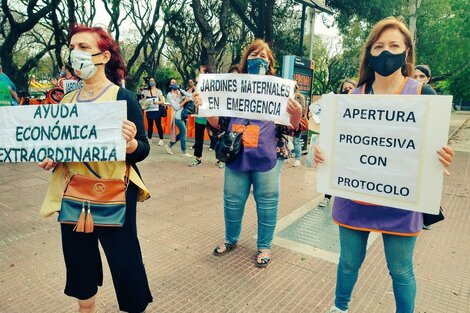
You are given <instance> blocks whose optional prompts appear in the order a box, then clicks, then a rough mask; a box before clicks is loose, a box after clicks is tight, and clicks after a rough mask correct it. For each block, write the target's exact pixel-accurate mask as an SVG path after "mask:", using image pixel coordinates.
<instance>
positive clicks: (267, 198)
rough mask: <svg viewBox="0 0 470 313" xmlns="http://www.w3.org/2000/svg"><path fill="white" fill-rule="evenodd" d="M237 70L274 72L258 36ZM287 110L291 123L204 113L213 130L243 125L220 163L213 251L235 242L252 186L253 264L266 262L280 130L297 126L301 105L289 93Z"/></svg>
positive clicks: (283, 154) (282, 154) (281, 154)
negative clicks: (231, 153)
mask: <svg viewBox="0 0 470 313" xmlns="http://www.w3.org/2000/svg"><path fill="white" fill-rule="evenodd" d="M240 73H248V74H252V75H274V74H275V70H274V57H273V53H272V51H271V49H270V48H269V46H268V45H267V44H266V43H265V42H264V41H263V40H261V39H257V40H255V41H254V42H253V43H251V44H250V45H249V46H248V48H247V49H246V50H245V52H244V54H243V58H242V60H241V63H240ZM194 98H195V100H196V104H197V105H200V104H201V98H200V96H199V95H194ZM287 113H289V114H290V116H291V117H290V122H291V125H292V126H293V127H287V126H284V125H276V124H274V122H272V121H261V120H255V119H244V118H230V119H228V121H227V118H219V117H218V116H216V117H208V118H207V120H208V122H209V123H210V124H211V125H212V127H214V128H216V129H220V128H222V129H224V128H226V129H227V130H228V131H232V130H237V129H244V133H243V135H242V136H243V137H242V140H243V149H242V151H241V152H240V154H239V155H238V156H237V157H236V159H235V160H233V161H231V162H229V163H227V165H226V166H225V177H224V217H225V241H224V242H223V243H221V244H219V245H218V246H216V247H215V249H214V251H213V253H214V255H216V256H221V255H224V254H226V253H228V252H230V251H232V250H234V249H235V248H236V247H237V243H238V240H239V238H240V232H241V227H242V219H243V213H244V210H245V204H246V200H247V199H248V195H249V194H250V188H251V186H253V196H254V198H255V202H256V211H257V214H258V239H257V248H258V254H257V257H256V262H255V264H256V266H257V267H266V266H268V264H269V263H270V261H271V253H270V249H271V242H272V240H273V236H274V229H275V227H276V223H277V212H278V207H279V193H280V184H281V170H282V164H283V163H284V159H286V158H287V157H288V155H289V151H288V149H287V147H286V143H287V142H286V139H285V136H284V135H285V134H288V135H293V134H294V131H295V130H297V129H298V128H299V121H300V115H301V113H302V107H301V106H300V104H299V103H298V102H297V101H296V100H295V99H293V98H289V102H288V105H287Z"/></svg>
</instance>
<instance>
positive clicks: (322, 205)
mask: <svg viewBox="0 0 470 313" xmlns="http://www.w3.org/2000/svg"><path fill="white" fill-rule="evenodd" d="M330 200H331V199H328V198H323V200H322V201H320V203H319V204H318V206H319V207H320V208H324V207H327V206H328V205H329V204H330Z"/></svg>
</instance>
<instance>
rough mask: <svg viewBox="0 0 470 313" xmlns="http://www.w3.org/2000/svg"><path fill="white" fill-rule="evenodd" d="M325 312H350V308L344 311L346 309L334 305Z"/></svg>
mask: <svg viewBox="0 0 470 313" xmlns="http://www.w3.org/2000/svg"><path fill="white" fill-rule="evenodd" d="M325 313H348V310H346V311H344V310H340V309H338V308H337V307H336V306H332V307H331V309H329V310H328V311H326V312H325Z"/></svg>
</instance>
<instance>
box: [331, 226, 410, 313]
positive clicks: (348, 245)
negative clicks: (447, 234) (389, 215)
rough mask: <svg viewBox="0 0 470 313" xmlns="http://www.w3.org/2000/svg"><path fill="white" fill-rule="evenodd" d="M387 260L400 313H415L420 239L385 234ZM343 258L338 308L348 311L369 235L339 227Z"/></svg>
mask: <svg viewBox="0 0 470 313" xmlns="http://www.w3.org/2000/svg"><path fill="white" fill-rule="evenodd" d="M382 237H383V241H384V248H385V259H386V260H387V267H388V270H389V274H390V276H391V277H392V282H393V293H394V296H395V303H396V307H397V310H396V312H397V313H413V311H414V305H415V297H416V280H415V276H414V272H413V251H414V247H415V243H416V236H410V237H407V236H397V235H389V234H382ZM339 238H340V245H341V254H340V258H339V264H338V273H337V277H336V299H335V305H336V307H337V308H338V309H341V310H347V309H348V304H349V301H350V300H351V294H352V291H353V288H354V284H355V283H356V281H357V277H358V274H359V269H360V268H361V265H362V262H363V261H364V258H365V256H366V247H367V239H368V238H369V232H367V231H359V230H353V229H349V228H345V227H341V226H340V227H339Z"/></svg>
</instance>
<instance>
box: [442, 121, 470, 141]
mask: <svg viewBox="0 0 470 313" xmlns="http://www.w3.org/2000/svg"><path fill="white" fill-rule="evenodd" d="M468 121H470V117H468V118H467V119H466V120H464V121H463V122H462V123H461V124H460V125H459V127H457V128H456V129H455V130H454V131H453V132H452V134H450V135H449V137H448V138H447V140H450V139H451V138H452V137H454V135H455V134H457V133H458V132H459V131H460V130H461V129H462V128H463V127H464V126H465V125H466V124H467V123H468Z"/></svg>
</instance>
